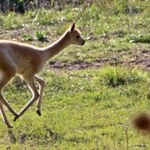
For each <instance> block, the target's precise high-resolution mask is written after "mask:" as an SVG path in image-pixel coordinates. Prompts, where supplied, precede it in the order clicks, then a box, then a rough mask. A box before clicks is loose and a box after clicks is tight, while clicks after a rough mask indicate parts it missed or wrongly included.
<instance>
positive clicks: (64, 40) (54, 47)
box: [44, 32, 71, 59]
mask: <svg viewBox="0 0 150 150" xmlns="http://www.w3.org/2000/svg"><path fill="white" fill-rule="evenodd" d="M70 44H71V42H70V37H69V35H68V34H67V32H65V33H64V34H63V35H62V36H61V37H60V38H59V39H58V40H57V41H56V42H54V43H52V44H51V45H50V46H48V47H46V48H44V51H45V54H46V55H47V57H48V59H49V58H51V57H53V56H54V55H56V54H57V53H59V52H60V51H61V50H63V49H64V48H65V47H67V46H69V45H70Z"/></svg>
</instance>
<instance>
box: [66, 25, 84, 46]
mask: <svg viewBox="0 0 150 150" xmlns="http://www.w3.org/2000/svg"><path fill="white" fill-rule="evenodd" d="M68 34H69V36H70V39H71V43H72V44H77V45H84V43H85V41H84V39H83V38H82V36H81V32H80V30H79V29H76V28H75V23H73V24H72V25H71V26H70V28H69V30H68Z"/></svg>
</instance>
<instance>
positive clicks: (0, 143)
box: [0, 0, 150, 150]
mask: <svg viewBox="0 0 150 150" xmlns="http://www.w3.org/2000/svg"><path fill="white" fill-rule="evenodd" d="M107 2H109V1H104V2H103V1H101V2H97V3H96V4H93V5H89V6H87V7H83V6H81V7H79V8H71V7H69V6H66V8H65V9H64V10H62V11H56V10H44V9H41V10H35V11H28V12H26V14H25V15H23V16H22V15H19V14H15V13H9V14H7V15H3V14H1V16H0V21H1V23H0V27H1V29H0V32H1V35H0V38H1V39H8V40H15V41H21V42H25V43H29V44H33V45H36V46H41V47H43V46H47V45H48V44H49V43H47V42H45V41H44V42H43V41H42V42H41V41H40V40H39V37H42V38H44V37H46V38H47V39H48V41H50V43H51V42H52V41H55V40H56V39H57V38H58V37H59V36H60V35H61V34H62V33H63V32H64V31H65V30H66V29H67V28H68V26H69V25H70V24H71V23H72V22H76V23H77V26H78V27H80V29H81V31H82V34H83V35H84V38H85V39H86V40H87V42H86V44H85V46H83V47H79V46H70V47H68V48H66V50H64V51H62V52H61V53H60V54H58V55H57V56H55V57H54V58H52V59H51V60H50V61H49V63H48V64H47V66H46V67H45V69H44V70H43V71H42V72H41V73H40V76H41V77H43V78H44V79H45V81H46V87H45V91H44V96H43V101H42V116H41V117H39V116H38V115H37V114H36V112H35V110H36V107H35V105H33V106H32V107H31V108H30V109H29V110H28V111H27V112H26V113H25V115H23V116H22V117H21V118H19V119H18V120H17V121H16V122H13V116H12V115H11V114H10V113H9V111H7V116H8V118H9V120H10V121H11V123H12V125H13V126H14V128H13V129H11V130H8V129H7V127H6V126H5V124H3V123H2V121H0V127H1V128H0V149H2V150H3V149H4V150H5V149H11V150H16V149H23V150H25V149H31V150H35V149H36V150H48V149H52V150H53V149H65V150H66V149H70V150H77V149H83V150H85V149H89V150H91V149H100V150H112V149H113V150H135V149H137V150H138V149H145V150H148V149H149V148H150V144H149V135H145V136H144V135H142V134H139V133H138V132H137V131H136V130H135V129H134V128H133V126H132V125H131V122H132V117H133V116H134V115H135V114H136V113H137V112H143V111H145V112H149V106H150V96H149V77H150V74H149V72H148V71H146V70H148V69H149V68H148V66H147V65H144V66H141V64H144V62H143V61H142V59H141V60H140V63H139V62H138V60H136V59H139V58H143V59H144V60H149V59H148V58H149V57H148V55H149V44H148V43H147V42H146V41H147V40H148V38H149V36H148V35H149V24H150V19H149V12H148V7H147V6H148V4H149V2H148V1H140V0H139V1H138V2H136V3H134V2H132V3H131V2H128V3H126V1H122V3H119V1H110V3H107ZM127 5H129V6H132V8H133V13H128V11H127V10H126V8H127ZM100 8H101V9H100ZM106 10H107V11H106ZM36 31H39V35H37V34H36V33H37V32H36ZM132 35H144V37H146V38H145V39H146V41H145V40H144V41H143V40H142V39H140V41H141V40H142V41H143V42H142V43H140V42H139V43H134V42H130V40H132V39H130V38H131V37H132ZM145 58H146V59H145ZM53 63H54V64H55V63H58V64H59V63H60V64H66V65H72V69H68V68H67V67H65V65H64V67H63V68H62V69H58V68H53V67H52V64H53ZM50 64H51V66H50ZM81 64H83V65H84V64H86V65H89V67H88V68H85V69H82V68H80V69H78V67H77V66H75V65H79V66H80V65H81ZM3 94H4V95H5V97H6V98H7V99H8V100H9V102H10V104H11V105H12V107H13V108H15V109H16V111H20V109H21V108H22V107H23V106H24V105H25V104H26V103H27V101H28V100H29V99H30V98H31V93H30V92H29V91H28V90H27V86H26V84H25V83H24V82H23V81H20V80H19V79H18V78H15V80H13V81H12V82H11V83H10V84H9V85H8V86H7V87H6V88H5V89H4V92H3Z"/></svg>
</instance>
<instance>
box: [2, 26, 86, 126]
mask: <svg viewBox="0 0 150 150" xmlns="http://www.w3.org/2000/svg"><path fill="white" fill-rule="evenodd" d="M84 43H85V41H84V40H83V38H82V37H81V33H80V31H79V30H78V29H75V24H72V26H71V27H70V28H69V29H68V30H67V31H66V32H65V33H64V34H63V35H62V36H61V37H60V39H58V40H57V41H56V42H54V43H53V44H51V45H50V46H48V47H45V48H37V47H34V46H31V45H27V44H23V43H17V42H11V41H0V110H1V114H2V117H3V120H4V122H5V123H6V125H7V126H8V127H12V126H11V125H10V123H9V121H8V120H7V118H6V115H5V111H4V109H3V105H5V106H6V107H7V108H8V110H9V111H10V112H11V113H12V114H13V115H14V116H15V119H14V121H15V120H16V119H17V118H19V117H20V116H21V115H23V114H24V113H25V111H26V110H27V109H28V108H29V107H30V106H31V105H32V104H33V103H34V101H36V100H37V113H38V114H39V115H41V110H40V108H41V99H42V94H43V90H44V86H45V82H44V80H43V79H41V78H40V77H38V76H37V75H36V74H37V73H38V72H39V71H41V69H42V68H43V67H44V65H45V64H46V62H47V61H48V60H49V59H50V58H51V57H53V56H54V55H56V54H57V53H58V52H60V51H61V50H62V49H64V48H65V47H67V46H69V45H71V44H77V45H83V44H84ZM15 75H19V76H21V77H22V78H23V79H24V80H25V81H26V82H27V85H28V87H29V89H30V90H31V92H32V95H33V96H32V98H31V99H30V101H29V102H28V103H27V104H26V106H25V107H24V108H23V109H22V110H21V111H20V112H19V113H17V112H16V111H15V110H14V109H13V108H12V107H11V106H10V105H9V104H8V102H7V100H6V99H5V98H4V97H3V96H2V94H1V91H2V89H3V87H4V86H5V85H6V84H7V83H8V82H9V81H10V79H12V78H13V77H14V76H15ZM35 82H37V83H38V85H39V91H38V90H37V88H36V85H35Z"/></svg>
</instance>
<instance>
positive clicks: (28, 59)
mask: <svg viewBox="0 0 150 150" xmlns="http://www.w3.org/2000/svg"><path fill="white" fill-rule="evenodd" d="M41 65H42V64H41V58H40V57H39V56H28V55H24V57H23V58H18V69H17V73H18V74H21V75H29V74H35V73H37V72H39V71H40V69H41Z"/></svg>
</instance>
